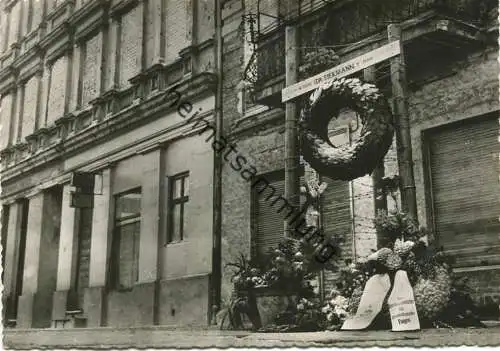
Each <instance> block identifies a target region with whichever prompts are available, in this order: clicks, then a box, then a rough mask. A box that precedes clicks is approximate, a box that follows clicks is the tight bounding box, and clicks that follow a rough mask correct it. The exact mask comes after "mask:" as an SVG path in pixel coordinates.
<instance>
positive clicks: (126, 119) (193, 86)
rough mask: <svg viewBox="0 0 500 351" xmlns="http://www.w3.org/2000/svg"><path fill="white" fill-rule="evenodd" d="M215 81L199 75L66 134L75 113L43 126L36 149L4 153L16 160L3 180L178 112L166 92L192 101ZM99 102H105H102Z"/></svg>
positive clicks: (207, 92) (211, 89)
mask: <svg viewBox="0 0 500 351" xmlns="http://www.w3.org/2000/svg"><path fill="white" fill-rule="evenodd" d="M215 82H216V78H215V76H214V75H213V74H211V73H201V74H198V75H196V76H194V77H192V78H190V79H186V80H184V81H182V82H179V83H177V84H175V85H172V86H170V87H168V89H164V90H163V91H161V92H159V93H157V94H153V95H151V96H148V97H145V98H144V99H142V101H140V102H139V103H137V104H132V105H131V106H129V107H127V108H125V109H123V110H121V111H119V112H118V113H116V114H114V115H112V116H110V117H108V118H104V119H102V120H101V121H100V122H94V123H90V124H88V125H84V126H82V129H81V130H79V131H75V132H73V133H72V134H70V135H66V136H65V135H64V133H62V132H61V131H62V130H64V129H63V128H64V126H65V125H66V123H67V122H68V121H70V122H73V121H74V120H75V119H79V118H83V117H82V116H80V115H73V114H71V115H68V116H65V117H64V118H63V119H61V120H60V121H59V123H57V125H55V126H53V127H52V128H48V129H41V130H39V131H38V132H37V134H38V136H37V140H38V141H37V142H35V144H37V145H41V147H39V148H37V149H36V150H33V149H31V148H29V147H28V148H25V149H26V150H25V149H23V150H22V152H20V150H18V147H17V146H12V147H9V148H7V149H5V150H3V151H2V152H1V154H2V155H1V156H2V158H6V157H7V158H9V157H12V153H14V155H15V156H14V159H15V160H16V161H17V162H14V163H13V164H12V165H9V166H8V167H4V169H3V171H2V174H1V176H2V181H3V182H5V181H9V182H10V181H12V180H13V179H15V178H17V177H20V176H22V175H23V173H26V172H32V171H34V170H35V169H37V168H39V167H41V166H43V165H45V164H46V163H48V162H51V161H54V160H56V159H64V158H67V157H70V156H71V155H75V154H78V153H79V152H82V151H83V150H85V149H88V148H89V147H91V146H92V145H95V144H99V143H101V142H103V141H105V140H107V139H110V138H113V137H116V136H118V135H119V134H122V133H123V132H124V131H126V130H130V129H132V128H136V127H138V126H140V125H144V124H147V123H149V122H151V121H152V120H154V119H156V118H159V117H161V116H162V115H165V114H168V113H171V112H173V111H175V108H176V107H175V106H174V105H175V104H174V97H173V95H172V94H167V91H169V90H171V89H175V90H176V91H178V92H179V93H180V94H181V96H182V98H183V100H185V101H193V100H197V99H200V98H203V97H206V96H210V95H213V92H214V87H215ZM99 103H102V102H101V101H99ZM97 111H98V109H95V110H94V111H93V113H94V114H95V113H96V112H97ZM85 114H86V115H87V116H88V115H89V112H88V111H86V112H85V113H82V115H85ZM183 124H185V123H182V124H181V125H179V126H173V128H174V129H175V128H180V126H182V125H183ZM27 145H28V144H27Z"/></svg>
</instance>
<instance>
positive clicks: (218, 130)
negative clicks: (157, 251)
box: [208, 0, 224, 322]
mask: <svg viewBox="0 0 500 351" xmlns="http://www.w3.org/2000/svg"><path fill="white" fill-rule="evenodd" d="M214 5H215V9H214V10H215V45H214V55H215V66H216V72H217V90H216V95H215V140H221V138H222V137H223V131H224V129H223V125H222V122H223V100H222V99H223V96H222V93H223V91H222V88H223V87H222V84H223V67H222V45H223V42H222V41H223V37H222V6H223V4H222V1H220V0H215V4H214ZM222 162H223V160H222V155H221V154H219V153H218V152H214V173H213V182H214V186H213V205H212V206H213V241H212V275H211V279H210V285H211V295H212V299H211V304H212V305H211V308H209V312H208V313H209V315H208V321H209V322H210V321H211V320H212V319H213V318H212V317H213V316H211V315H210V313H213V312H215V310H220V308H221V284H222Z"/></svg>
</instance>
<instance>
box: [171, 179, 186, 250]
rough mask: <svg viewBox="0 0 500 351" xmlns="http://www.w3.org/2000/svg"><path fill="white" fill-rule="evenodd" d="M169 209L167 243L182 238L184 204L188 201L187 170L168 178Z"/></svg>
mask: <svg viewBox="0 0 500 351" xmlns="http://www.w3.org/2000/svg"><path fill="white" fill-rule="evenodd" d="M168 183H169V201H168V203H169V211H168V214H169V215H168V216H169V218H168V230H167V243H174V242H179V241H182V240H183V239H184V218H185V216H184V215H185V209H186V204H187V202H188V201H189V172H183V173H180V174H177V175H174V176H172V177H170V178H169V181H168Z"/></svg>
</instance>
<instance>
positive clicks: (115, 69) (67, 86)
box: [0, 0, 209, 149]
mask: <svg viewBox="0 0 500 351" xmlns="http://www.w3.org/2000/svg"><path fill="white" fill-rule="evenodd" d="M33 1H35V2H34V3H33ZM25 2H26V4H25V5H23V6H28V8H30V9H31V8H33V7H34V6H35V7H36V6H41V5H40V4H38V1H37V0H32V1H27V0H26V1H25ZM54 2H55V1H54ZM20 3H21V2H18V3H17V4H16V5H14V6H13V7H11V8H10V9H9V11H14V9H16V8H17V6H18V4H20ZM40 3H41V1H40ZM158 3H160V2H158ZM169 4H171V5H168V6H170V7H169V11H168V12H167V13H166V14H165V16H164V17H165V18H162V19H161V21H163V22H165V21H167V22H169V23H171V24H172V26H169V27H167V29H166V34H169V35H168V36H163V37H162V38H160V39H161V40H166V43H163V44H165V45H163V46H162V45H160V46H162V47H163V49H161V50H162V51H163V52H162V53H160V55H161V56H164V57H165V59H166V62H167V63H170V62H174V61H175V60H177V59H178V58H179V52H180V51H181V50H183V49H185V48H186V47H189V46H190V45H192V40H193V37H192V28H191V27H192V22H193V20H194V19H193V18H191V17H192V16H193V12H195V11H193V9H191V8H190V7H191V6H192V5H191V3H190V2H189V1H188V2H185V3H184V2H183V3H182V6H181V5H179V4H177V5H176V3H175V2H169ZM153 5H154V6H157V5H158V4H157V3H156V2H153V3H152V4H150V6H153ZM19 6H20V5H19ZM198 6H201V5H198ZM200 9H201V10H202V11H209V8H208V7H206V8H205V7H200ZM16 11H17V10H16ZM30 11H31V10H30ZM33 11H34V10H33ZM33 11H31V12H33ZM155 11H156V9H155ZM31 12H29V13H31ZM35 12H36V11H35ZM146 12H147V13H146ZM16 13H17V12H16ZM33 13H34V12H33ZM145 15H146V16H153V14H152V11H151V9H148V8H147V7H146V6H143V5H142V4H139V5H138V6H135V7H133V8H131V9H129V10H128V11H127V12H125V13H123V14H122V15H121V16H120V17H119V18H117V19H116V20H114V22H113V24H112V25H111V26H110V27H109V28H108V29H98V30H97V29H96V30H95V31H93V32H91V33H90V34H89V35H88V36H86V37H85V38H82V39H80V41H79V42H77V43H76V46H75V47H74V48H73V49H72V50H71V52H69V53H66V54H64V55H63V56H60V57H59V58H55V59H53V58H51V62H47V64H46V66H45V67H44V71H43V74H42V73H41V72H39V73H38V74H35V75H33V76H31V77H27V78H23V81H22V82H20V84H18V86H17V88H13V89H11V90H10V91H9V92H5V93H4V94H2V96H1V100H0V106H1V107H0V111H1V112H0V118H1V120H0V124H1V125H2V126H3V127H2V138H1V141H0V149H4V148H5V147H7V146H8V145H13V144H16V143H20V142H24V141H25V138H26V137H27V136H29V135H31V134H33V133H34V132H35V131H36V130H37V129H40V128H42V127H50V126H51V125H53V124H54V122H55V121H56V120H57V119H59V118H61V117H63V116H64V115H65V114H67V113H68V112H72V111H75V110H81V109H84V108H86V107H87V106H88V105H89V103H90V102H91V101H92V100H94V99H96V98H97V97H99V96H100V95H101V94H103V93H104V92H106V91H107V90H109V89H113V88H117V87H118V88H119V89H123V88H127V87H128V86H129V85H130V83H129V79H130V78H132V77H134V76H136V75H137V74H139V73H140V72H141V71H142V70H144V69H146V68H147V67H149V66H150V65H151V64H152V63H153V60H154V59H156V58H157V57H156V56H157V55H158V54H159V53H158V52H156V51H155V50H157V49H156V47H155V46H157V43H153V41H151V38H150V37H151V36H152V35H154V33H155V31H156V30H157V29H158V28H156V27H155V26H156V25H157V24H154V23H153V22H154V20H153V18H148V20H147V21H145V20H144V18H145ZM31 17H33V16H31ZM31 17H30V18H31ZM188 17H189V18H188ZM8 18H9V20H8V22H12V23H13V21H15V16H14V17H12V16H10V17H8ZM3 20H4V21H5V18H3ZM30 21H31V20H30ZM17 22H19V21H17ZM12 23H11V24H10V25H9V24H5V23H3V25H4V26H5V25H6V26H7V27H9V26H11V27H12V26H14V25H13V24H12ZM174 24H175V25H174ZM145 27H147V28H145ZM179 27H182V30H181V28H179ZM4 30H5V28H4ZM9 33H10V32H9ZM0 37H1V35H0ZM166 37H167V38H166ZM160 39H158V40H160ZM167 39H168V40H167ZM0 40H1V38H0ZM113 42H114V43H116V47H115V48H111V46H112V44H111V43H113ZM5 43H6V45H5V47H7V46H8V45H7V44H8V43H9V40H8V41H6V42H5ZM110 45H111V46H110ZM188 63H189V66H191V60H186V64H188ZM185 70H186V72H187V73H189V72H190V71H191V67H188V68H186V67H185ZM186 72H185V73H186Z"/></svg>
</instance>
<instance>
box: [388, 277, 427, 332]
mask: <svg viewBox="0 0 500 351" xmlns="http://www.w3.org/2000/svg"><path fill="white" fill-rule="evenodd" d="M388 303H389V311H390V313H391V323H392V330H393V331H407V330H419V329H420V322H419V320H418V314H417V307H416V306H415V298H414V297H413V288H412V287H411V285H410V282H409V281H408V275H407V274H406V272H405V271H397V272H396V276H395V277H394V286H393V288H392V293H391V296H389V301H388Z"/></svg>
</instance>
